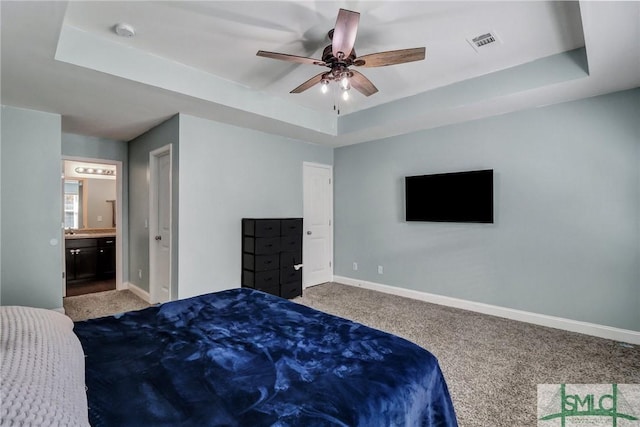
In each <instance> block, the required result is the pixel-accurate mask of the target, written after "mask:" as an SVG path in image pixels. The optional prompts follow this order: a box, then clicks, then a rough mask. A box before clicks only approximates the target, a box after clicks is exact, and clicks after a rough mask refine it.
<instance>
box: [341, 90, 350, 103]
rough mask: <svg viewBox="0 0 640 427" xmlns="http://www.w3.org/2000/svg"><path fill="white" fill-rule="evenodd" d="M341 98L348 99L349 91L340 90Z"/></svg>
mask: <svg viewBox="0 0 640 427" xmlns="http://www.w3.org/2000/svg"><path fill="white" fill-rule="evenodd" d="M342 99H344V100H345V101H348V100H349V91H348V90H345V91H343V92H342Z"/></svg>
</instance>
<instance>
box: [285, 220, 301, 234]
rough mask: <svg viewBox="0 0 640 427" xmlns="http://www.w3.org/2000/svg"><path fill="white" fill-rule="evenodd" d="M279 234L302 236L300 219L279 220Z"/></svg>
mask: <svg viewBox="0 0 640 427" xmlns="http://www.w3.org/2000/svg"><path fill="white" fill-rule="evenodd" d="M280 235H281V236H302V219H301V218H291V219H283V220H282V221H281V222H280Z"/></svg>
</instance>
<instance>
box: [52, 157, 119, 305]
mask: <svg viewBox="0 0 640 427" xmlns="http://www.w3.org/2000/svg"><path fill="white" fill-rule="evenodd" d="M61 159H62V161H61V168H62V173H61V184H62V185H61V189H60V193H61V195H60V197H61V200H63V201H64V179H65V176H64V162H65V160H71V161H76V162H88V163H100V164H103V165H111V166H115V167H116V289H117V290H123V289H127V288H128V283H127V281H126V280H124V278H125V271H124V262H123V261H124V258H123V256H124V252H123V248H124V241H123V236H124V234H123V224H124V223H123V222H122V221H123V210H122V194H123V181H124V177H123V175H122V171H123V169H122V161H120V160H109V159H98V158H93V157H78V156H64V155H63V156H62V157H61ZM60 234H61V240H60V241H61V242H62V245H60V246H61V251H60V252H61V256H62V272H63V273H64V277H62V296H63V297H66V296H67V279H66V277H67V272H66V264H65V257H66V251H65V245H64V243H65V239H64V203H63V205H62V211H61V213H60ZM128 242H129V240H128V239H127V245H128V244H129V243H128Z"/></svg>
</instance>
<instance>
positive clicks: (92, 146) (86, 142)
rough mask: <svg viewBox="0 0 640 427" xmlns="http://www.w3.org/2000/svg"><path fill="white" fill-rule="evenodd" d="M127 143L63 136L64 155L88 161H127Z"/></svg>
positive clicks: (91, 137) (72, 135) (64, 134)
mask: <svg viewBox="0 0 640 427" xmlns="http://www.w3.org/2000/svg"><path fill="white" fill-rule="evenodd" d="M127 149H128V148H127V142H126V141H116V140H113V139H107V138H98V137H94V136H85V135H76V134H73V133H63V134H62V155H63V156H69V157H84V158H88V159H100V160H116V161H120V162H123V166H124V165H125V164H126V161H127Z"/></svg>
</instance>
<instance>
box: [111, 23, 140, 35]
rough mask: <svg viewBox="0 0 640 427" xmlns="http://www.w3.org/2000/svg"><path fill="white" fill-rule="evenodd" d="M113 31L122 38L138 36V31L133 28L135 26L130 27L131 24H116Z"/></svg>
mask: <svg viewBox="0 0 640 427" xmlns="http://www.w3.org/2000/svg"><path fill="white" fill-rule="evenodd" d="M113 31H115V32H116V34H117V35H119V36H120V37H127V38H130V37H133V36H135V35H136V30H135V28H133V26H131V25H129V24H125V23H120V24H116V25H115V26H114V27H113Z"/></svg>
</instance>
